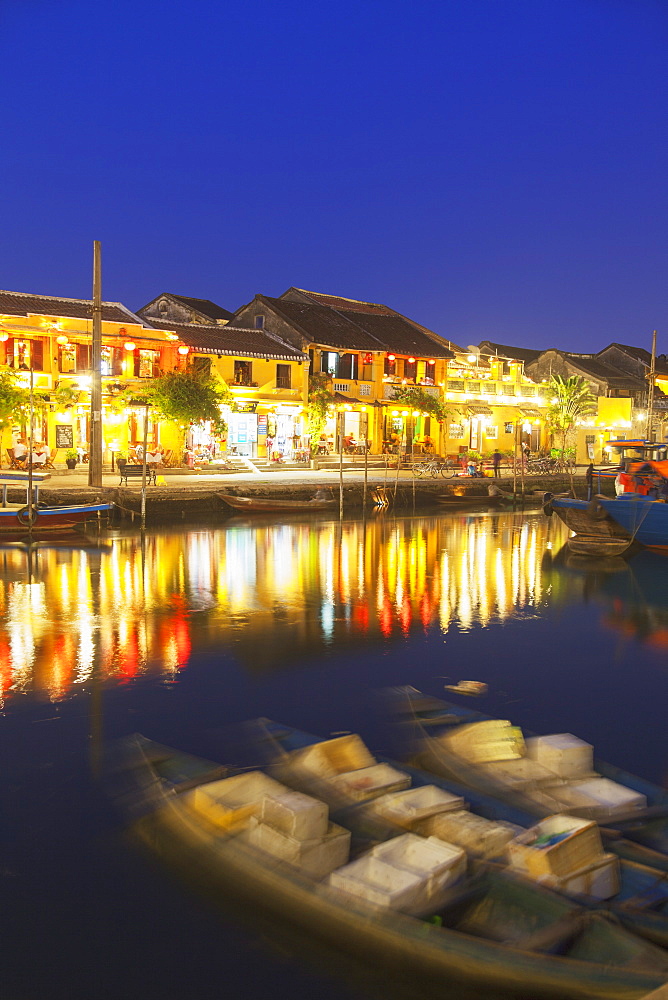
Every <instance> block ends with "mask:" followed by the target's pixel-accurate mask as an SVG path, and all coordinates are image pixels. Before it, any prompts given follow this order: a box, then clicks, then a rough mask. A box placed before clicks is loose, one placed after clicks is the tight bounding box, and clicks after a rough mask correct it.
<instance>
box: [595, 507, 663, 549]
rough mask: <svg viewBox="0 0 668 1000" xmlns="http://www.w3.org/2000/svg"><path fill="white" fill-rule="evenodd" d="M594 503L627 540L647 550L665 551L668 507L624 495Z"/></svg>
mask: <svg viewBox="0 0 668 1000" xmlns="http://www.w3.org/2000/svg"><path fill="white" fill-rule="evenodd" d="M597 499H598V503H599V504H600V505H601V507H602V508H603V509H604V510H605V512H606V513H607V514H608V515H609V517H611V518H613V520H614V521H615V522H616V524H617V525H618V526H619V527H620V528H621V529H622V530H623V531H626V532H627V534H628V535H629V536H630V537H631V538H635V539H636V540H637V541H638V542H640V544H641V545H645V546H647V548H650V549H664V550H665V549H668V504H666V503H664V502H663V501H662V500H649V499H648V498H647V497H636V496H635V495H633V494H632V495H631V496H630V497H629V498H628V499H627V496H626V495H622V496H620V497H616V498H615V499H614V500H613V499H608V498H607V497H599V498H597Z"/></svg>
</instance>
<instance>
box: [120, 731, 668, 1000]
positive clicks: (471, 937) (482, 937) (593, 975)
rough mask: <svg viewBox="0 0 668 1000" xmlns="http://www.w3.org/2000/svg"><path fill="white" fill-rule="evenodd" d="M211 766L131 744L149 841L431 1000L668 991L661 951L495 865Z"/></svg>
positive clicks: (612, 996) (130, 767) (264, 780)
mask: <svg viewBox="0 0 668 1000" xmlns="http://www.w3.org/2000/svg"><path fill="white" fill-rule="evenodd" d="M211 769H212V765H211V764H210V763H209V762H205V761H202V762H198V761H197V759H196V758H192V757H188V755H184V754H180V753H179V752H178V751H170V750H168V748H165V747H159V748H157V749H155V748H154V746H153V745H152V744H151V743H150V742H149V741H145V740H141V739H137V740H135V741H134V743H133V746H132V748H131V751H129V757H128V760H127V770H126V774H128V775H129V776H130V778H131V779H132V784H133V788H134V793H133V794H132V795H131V801H132V804H133V807H134V808H135V810H136V814H137V816H138V818H137V819H136V820H135V822H134V831H135V833H136V834H137V835H138V836H139V837H140V838H142V840H143V842H144V843H145V844H146V845H147V846H149V847H150V849H151V850H152V851H154V852H157V853H158V854H159V855H160V856H161V857H163V858H164V859H165V860H173V861H175V862H178V863H179V864H180V865H184V866H186V867H188V868H189V869H190V870H192V869H193V868H195V869H197V870H198V871H200V873H201V875H202V878H203V880H206V883H207V885H208V886H209V887H212V886H215V887H216V888H218V889H219V890H220V891H222V892H224V893H225V895H226V896H229V895H230V894H231V893H235V894H237V895H239V896H242V897H244V898H250V899H252V900H253V901H254V903H255V904H256V906H257V907H258V908H259V907H261V908H262V909H263V910H264V911H265V912H268V913H270V914H274V915H275V916H276V917H278V918H279V919H281V920H282V921H285V922H289V923H292V924H294V925H296V926H299V927H301V928H302V929H305V930H306V931H308V933H309V934H311V935H313V936H315V937H316V938H321V939H323V940H326V941H328V942H330V943H335V944H336V945H337V946H339V947H343V948H344V949H346V950H349V951H350V952H351V953H353V954H356V955H358V956H360V957H362V958H363V959H365V960H367V961H368V962H371V963H379V962H382V963H383V966H384V968H386V969H388V970H390V971H391V972H392V973H393V974H396V975H397V976H400V977H402V978H407V979H410V981H411V982H416V981H419V982H420V984H421V985H422V987H423V995H424V996H425V997H434V998H436V997H437V996H441V995H442V991H443V989H444V987H447V989H449V990H452V989H456V988H457V986H458V984H460V985H462V986H473V987H474V988H481V989H490V988H491V989H493V990H494V995H495V996H497V997H504V998H505V997H507V998H515V1000H520V998H523V1000H526V997H527V996H531V997H532V998H534V1000H539V998H543V997H545V998H549V1000H569V998H571V1000H593V998H599V1000H600V998H604V997H605V998H609V1000H631V998H641V997H646V996H648V995H649V994H650V993H651V992H652V991H654V990H656V989H659V988H660V987H662V986H663V985H664V984H665V983H666V982H667V981H668V956H667V955H666V953H665V951H663V950H662V949H659V948H656V947H654V946H652V945H651V944H649V943H647V942H645V941H642V940H640V939H639V938H638V937H637V936H635V935H634V934H631V933H629V932H627V931H626V930H625V929H623V928H621V927H620V926H618V925H616V924H615V923H614V922H610V921H609V920H608V919H607V917H606V916H605V915H601V914H598V913H594V912H591V911H589V910H587V909H585V908H582V907H579V906H577V905H574V904H573V903H572V902H569V901H567V900H565V899H563V898H562V897H561V896H559V895H557V894H555V893H553V892H551V891H549V890H547V889H543V888H540V887H539V886H534V885H531V884H529V883H528V882H527V881H526V880H523V879H516V878H513V877H512V875H510V874H509V873H507V872H504V871H499V870H496V869H494V868H481V869H477V870H476V871H475V872H474V874H473V875H472V876H468V875H465V874H463V871H462V864H461V857H460V855H461V852H457V851H453V849H452V847H450V849H447V845H445V844H441V845H440V846H439V844H438V843H435V844H434V843H432V841H433V840H434V839H437V838H431V837H429V838H420V837H418V836H415V835H412V834H406V833H403V832H399V831H398V830H397V829H396V828H394V829H393V830H390V828H389V827H386V828H385V833H384V835H383V834H381V835H380V836H379V828H378V827H376V828H373V829H372V830H371V832H370V833H366V832H365V826H364V822H360V820H359V818H356V816H355V811H356V810H355V808H353V809H349V810H348V813H347V816H346V819H347V820H348V821H349V827H351V828H352V833H353V836H352V839H351V838H350V833H351V830H350V829H348V830H346V829H345V827H344V826H339V823H338V816H339V814H338V813H337V815H336V821H335V822H331V819H330V818H329V817H328V815H327V809H326V807H325V806H324V805H323V802H322V800H320V799H318V798H316V797H315V796H312V795H308V794H305V793H301V794H299V795H298V794H296V793H295V792H294V790H292V789H291V788H290V787H287V786H285V785H282V784H280V783H279V782H277V780H276V778H275V777H273V778H272V777H271V776H270V775H269V774H267V773H266V772H265V771H252V772H244V773H243V774H237V775H235V774H230V775H229V776H228V777H227V778H222V779H221V778H219V777H218V779H217V780H212V777H213V775H212V770H211ZM198 771H199V775H200V777H199V780H198ZM239 779H240V780H239ZM349 845H352V847H351V850H352V854H351V855H350V856H347V853H348V849H349ZM344 856H345V857H344ZM351 859H352V860H351ZM342 862H343V863H342ZM351 869H354V873H353V871H351ZM361 875H365V876H366V881H365V878H360V877H359V876H361ZM360 882H362V883H363V884H362V886H361V888H360Z"/></svg>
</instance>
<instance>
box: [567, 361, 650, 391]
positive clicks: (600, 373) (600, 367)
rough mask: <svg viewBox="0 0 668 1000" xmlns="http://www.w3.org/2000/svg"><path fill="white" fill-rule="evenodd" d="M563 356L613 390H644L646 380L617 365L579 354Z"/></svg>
mask: <svg viewBox="0 0 668 1000" xmlns="http://www.w3.org/2000/svg"><path fill="white" fill-rule="evenodd" d="M563 356H564V357H565V358H566V359H567V360H568V361H570V362H571V364H573V365H575V366H576V367H577V368H579V369H580V370H581V371H583V372H585V374H588V375H591V376H592V377H593V378H596V379H599V381H603V382H607V383H608V385H610V386H612V387H613V388H619V389H642V388H644V385H645V382H644V380H643V379H641V378H638V376H637V375H629V374H628V372H624V371H622V369H621V368H617V367H616V366H615V365H610V364H608V363H607V362H605V361H600V360H599V359H598V358H596V357H592V356H590V355H588V356H586V357H583V356H582V355H579V354H567V353H565V352H564V355H563Z"/></svg>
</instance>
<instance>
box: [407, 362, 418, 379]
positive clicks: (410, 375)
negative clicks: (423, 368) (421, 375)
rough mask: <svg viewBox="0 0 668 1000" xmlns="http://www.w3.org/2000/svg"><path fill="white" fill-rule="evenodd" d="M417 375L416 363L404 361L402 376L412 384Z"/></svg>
mask: <svg viewBox="0 0 668 1000" xmlns="http://www.w3.org/2000/svg"><path fill="white" fill-rule="evenodd" d="M416 375H417V361H408V359H406V361H405V362H404V376H405V377H406V378H407V379H408V380H409V381H410V382H414V381H415V378H416Z"/></svg>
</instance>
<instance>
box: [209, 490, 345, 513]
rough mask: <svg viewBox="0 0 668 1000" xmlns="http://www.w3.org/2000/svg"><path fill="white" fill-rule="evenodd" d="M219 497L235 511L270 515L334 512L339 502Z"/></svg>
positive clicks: (314, 499) (231, 495)
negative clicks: (274, 512)
mask: <svg viewBox="0 0 668 1000" xmlns="http://www.w3.org/2000/svg"><path fill="white" fill-rule="evenodd" d="M218 496H219V497H220V498H221V500H224V501H225V503H226V504H228V505H229V506H230V507H234V508H235V510H245V511H248V512H249V513H252V512H255V511H257V512H258V513H269V512H271V511H276V512H280V511H290V510H294V511H304V512H306V511H314V510H315V511H317V510H333V509H335V508H336V507H338V504H339V501H338V500H336V499H334V498H332V497H326V498H320V497H313V498H312V499H310V500H278V499H274V498H273V497H242V496H236V494H233V493H219V494H218Z"/></svg>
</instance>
